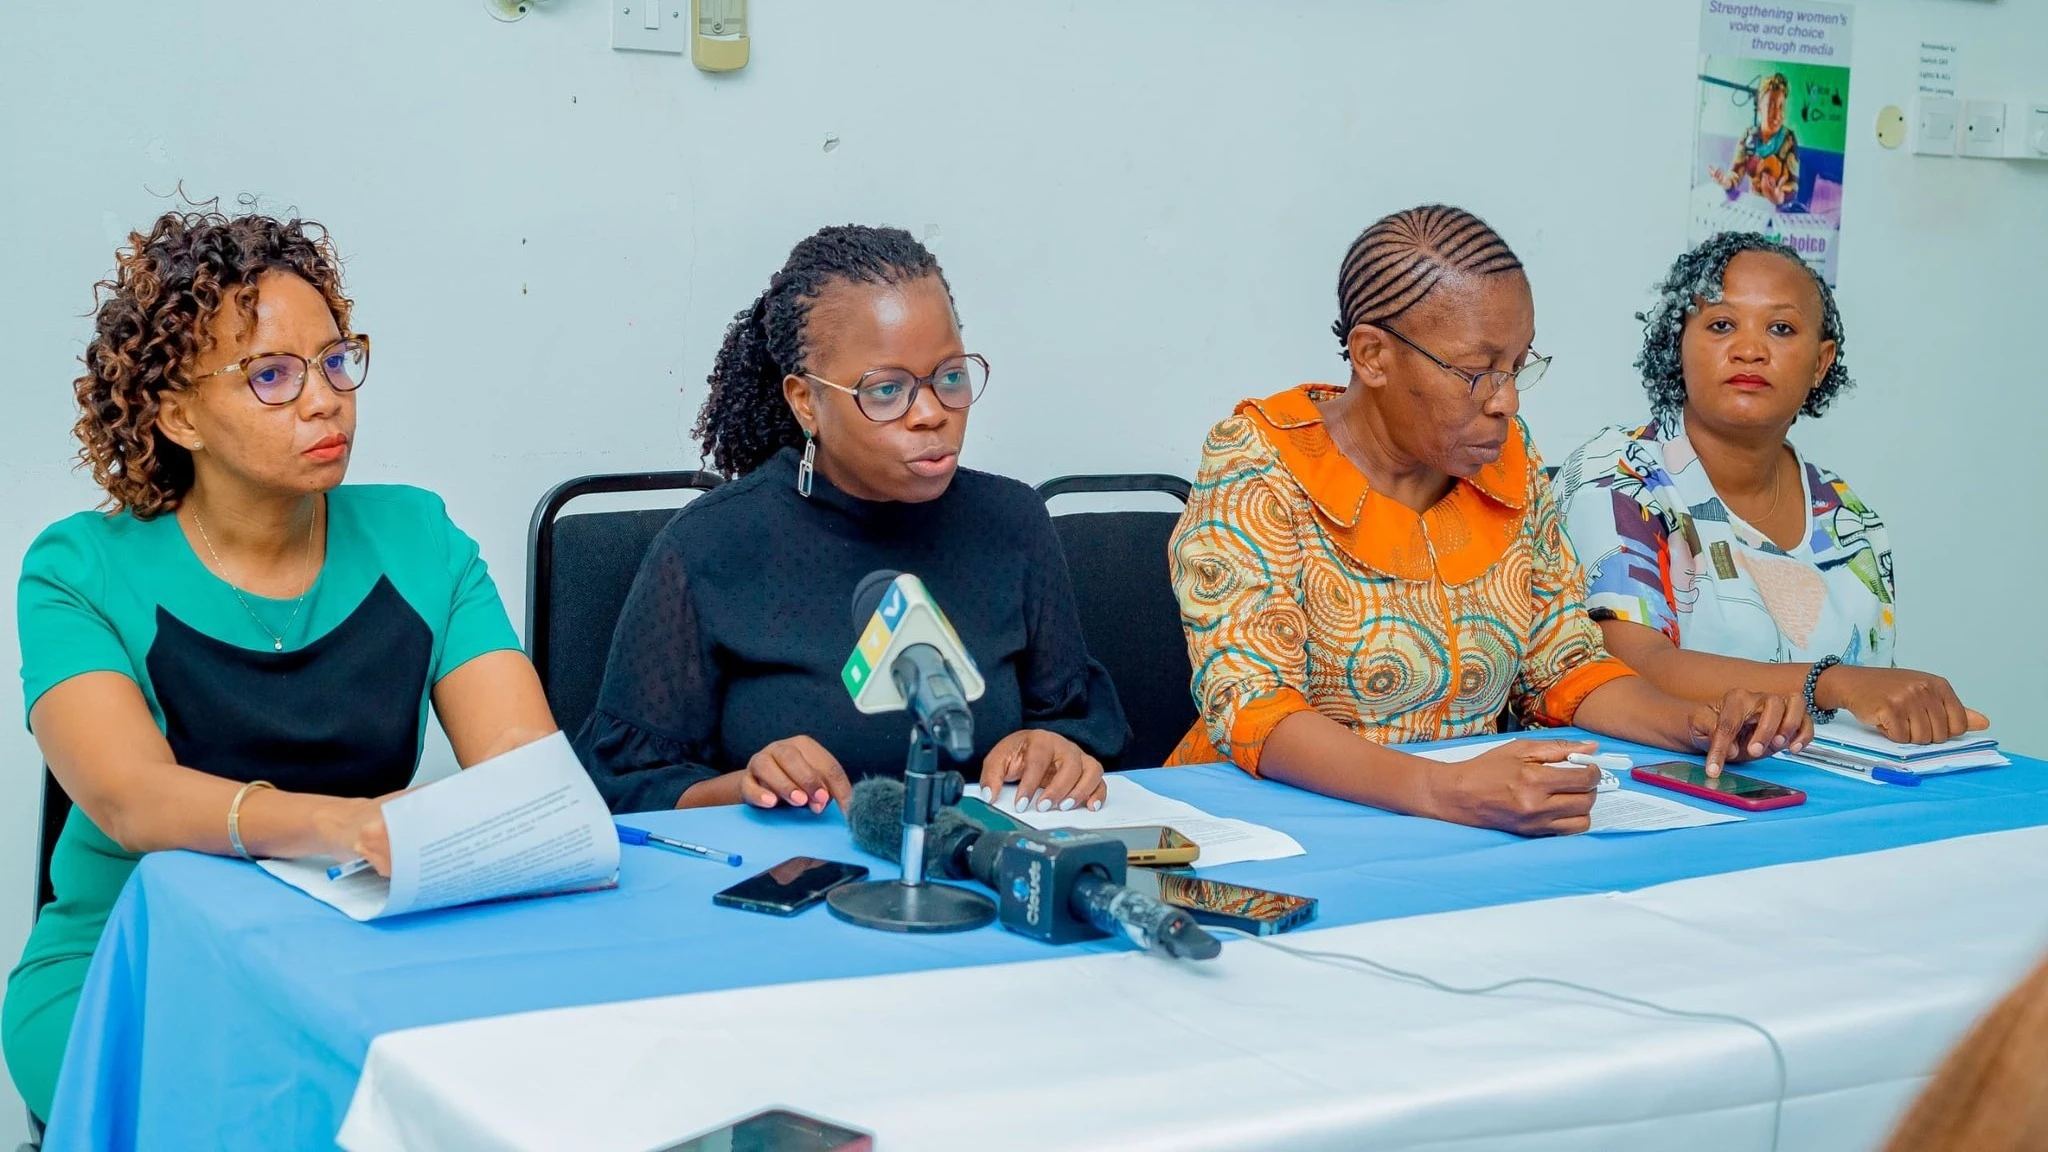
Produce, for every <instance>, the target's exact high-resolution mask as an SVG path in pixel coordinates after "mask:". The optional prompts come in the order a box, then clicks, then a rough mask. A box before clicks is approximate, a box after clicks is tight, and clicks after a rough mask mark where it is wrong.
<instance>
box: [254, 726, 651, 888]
mask: <svg viewBox="0 0 2048 1152" xmlns="http://www.w3.org/2000/svg"><path fill="white" fill-rule="evenodd" d="M384 826H385V829H386V830H387V831H388V832H389V834H390V837H391V878H390V879H389V880H386V879H385V878H384V877H381V876H379V875H377V874H376V873H374V872H358V873H356V874H355V875H353V876H345V877H343V878H341V879H340V880H329V879H328V878H327V868H328V866H329V865H331V864H333V863H334V861H333V860H330V859H328V858H326V857H312V858H308V859H304V860H263V861H259V863H260V864H261V866H262V867H263V870H264V871H266V872H269V873H270V874H271V875H273V876H275V877H277V878H278V879H280V880H282V881H284V882H285V883H287V884H290V885H291V886H292V887H294V888H298V889H300V890H301V891H303V892H305V893H306V894H307V895H310V896H312V897H314V898H315V899H318V900H322V901H325V902H326V903H328V904H332V905H333V906H334V907H336V908H339V909H341V911H342V912H344V913H346V914H347V915H348V916H350V917H352V918H353V919H356V920H375V919H379V918H381V917H385V916H397V915H401V914H403V913H406V912H418V911H423V910H426V909H429V908H450V907H454V906H455V905H458V904H475V903H479V902H481V901H485V900H498V899H504V898H506V897H511V896H539V895H546V894H548V893H552V892H569V891H576V890H579V889H585V888H594V887H601V886H603V885H605V884H609V883H611V882H613V881H614V880H615V879H616V878H617V876H618V872H619V835H618V831H617V826H616V825H614V824H613V823H612V817H611V812H610V811H609V810H608V809H607V808H606V807H605V803H604V798H603V797H601V796H599V795H598V793H597V787H596V786H595V785H594V784H592V783H591V781H590V775H589V773H587V772H585V771H584V770H583V765H582V763H581V762H579V761H578V760H577V759H576V753H575V752H574V751H572V750H571V749H570V747H569V738H568V737H567V736H565V735H563V734H562V733H560V732H557V733H555V734H554V735H552V736H549V737H547V738H545V739H542V740H536V741H534V742H533V743H531V744H528V745H526V746H524V747H522V748H516V749H514V750H512V751H510V752H507V753H505V754H504V755H502V756H497V757H494V758H492V759H490V760H486V761H484V762H483V763H481V764H478V765H476V766H474V767H472V768H470V769H469V770H468V771H465V772H458V773H456V774H455V775H453V776H450V777H447V778H446V779H443V780H439V781H436V782H434V783H433V784H429V785H427V786H426V787H424V788H420V789H417V790H415V791H412V792H408V793H406V794H405V795H403V796H400V797H398V798H397V799H395V800H391V801H389V802H387V803H386V804H385V805H384Z"/></svg>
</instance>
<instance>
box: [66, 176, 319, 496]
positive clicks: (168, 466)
mask: <svg viewBox="0 0 2048 1152" xmlns="http://www.w3.org/2000/svg"><path fill="white" fill-rule="evenodd" d="M115 261H116V268H115V270H114V276H113V278H112V279H110V280H102V281H100V282H99V283H98V284H95V285H94V286H93V298H94V301H95V302H96V304H97V313H96V315H95V317H94V323H93V339H92V343H91V344H89V345H87V346H86V349H85V358H84V359H85V375H83V376H80V377H79V378H78V379H76V380H74V381H72V390H73V391H74V392H75V393H77V396H78V407H79V414H78V423H77V424H76V425H74V426H73V427H72V432H73V433H74V434H75V435H76V436H77V437H78V441H79V444H80V445H82V447H80V449H79V452H78V459H79V462H80V464H81V466H86V467H90V468H91V469H92V478H93V482H94V483H95V484H98V485H99V486H100V487H101V488H102V489H104V490H105V491H106V493H107V499H106V502H105V503H106V506H108V507H110V508H112V509H113V510H114V511H117V512H118V511H123V510H125V511H127V512H130V513H132V514H133V515H134V516H135V517H136V518H137V519H141V520H148V519H152V518H154V517H156V516H159V515H162V514H163V513H165V512H169V511H173V510H175V509H176V508H177V507H178V502H179V501H180V500H182V499H183V498H184V495H185V493H186V492H187V491H189V490H190V489H191V487H192V454H191V453H190V452H187V451H186V450H185V448H184V447H183V446H182V445H179V444H175V443H173V442H171V441H170V440H168V439H165V438H164V437H163V436H162V435H161V434H160V433H159V432H158V431H157V426H156V420H157V411H158V408H159V404H160V400H161V398H162V396H163V394H164V393H165V392H174V391H177V390H178V389H180V388H183V387H185V386H186V384H187V383H188V382H187V381H186V379H185V377H184V375H183V372H182V369H183V367H184V366H185V365H187V364H190V363H191V362H192V360H193V359H194V358H195V357H197V356H198V355H199V354H200V353H202V352H204V351H206V350H207V349H208V348H210V347H211V346H212V344H213V337H212V333H211V324H212V322H213V318H214V317H215V316H216V315H218V314H219V313H220V310H221V309H222V308H224V307H227V306H228V305H230V304H232V305H233V306H235V307H236V308H238V309H239V310H240V311H241V314H242V316H243V318H244V319H245V320H247V321H249V322H250V323H254V321H255V318H256V281H257V279H258V278H260V277H261V276H262V275H263V274H264V273H266V272H290V273H293V274H295V275H297V276H299V277H301V278H302V279H304V280H305V281H306V282H307V283H309V284H311V285H313V287H315V288H317V289H319V291H320V294H321V295H322V296H324V297H326V299H327V307H328V309H329V310H330V311H332V312H333V313H334V323H335V324H336V325H337V326H338V327H339V328H340V329H341V330H342V331H343V332H347V331H348V330H349V327H348V318H349V310H350V308H351V307H352V302H351V301H350V300H349V298H348V297H347V296H344V295H342V291H341V260H340V257H338V256H337V255H336V254H335V252H334V245H333V244H332V242H331V241H330V240H329V239H328V235H327V230H326V229H325V228H323V227H321V226H320V225H318V224H316V223H313V222H312V221H310V220H299V219H296V218H294V219H291V220H278V219H275V218H273V217H269V216H258V215H247V216H235V217H229V216H226V215H223V214H222V213H220V212H218V211H214V210H212V209H210V208H208V209H205V210H200V211H191V212H166V213H164V214H163V215H162V216H160V217H158V218H157V222H156V225H155V227H153V228H151V229H150V232H149V234H148V235H147V236H145V235H143V234H142V233H140V232H133V233H130V234H129V236H128V247H126V248H123V249H121V250H120V251H119V252H117V253H116V254H115Z"/></svg>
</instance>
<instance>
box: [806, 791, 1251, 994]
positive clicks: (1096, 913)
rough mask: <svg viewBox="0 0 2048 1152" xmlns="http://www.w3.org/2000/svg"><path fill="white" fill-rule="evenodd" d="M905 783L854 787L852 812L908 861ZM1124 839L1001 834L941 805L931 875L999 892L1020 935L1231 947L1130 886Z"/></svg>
mask: <svg viewBox="0 0 2048 1152" xmlns="http://www.w3.org/2000/svg"><path fill="white" fill-rule="evenodd" d="M902 807H903V785H902V784H900V783H898V782H896V781H894V780H887V779H881V778H870V779H867V780H863V781H861V782H860V783H858V784H856V785H854V787H853V803H852V804H851V805H850V806H848V808H847V810H846V821H847V825H848V827H849V828H850V829H851V830H852V832H853V842H854V844H855V845H856V846H857V847H859V848H860V849H861V850H862V851H864V852H868V853H871V854H873V855H876V856H880V857H882V858H883V859H885V860H900V856H901V849H900V848H899V847H898V838H897V831H898V828H899V824H898V819H897V814H898V813H899V812H900V811H901V810H902ZM1128 866H1129V859H1128V856H1127V855H1126V852H1125V849H1124V844H1123V841H1121V840H1118V839H1116V838H1115V837H1112V836H1103V835H1099V834H1092V833H1087V832H1078V831H1075V830H1073V829H1065V828H1062V829H1055V830H1053V831H1050V832H1035V831H1034V832H1003V833H992V832H989V831H987V830H985V829H983V828H982V827H981V826H980V825H978V824H976V823H974V822H973V821H971V820H969V819H968V818H967V817H965V816H962V815H961V814H960V810H959V809H958V808H950V807H949V808H941V809H940V810H939V811H938V814H937V815H936V816H934V817H933V819H932V824H931V831H930V833H929V835H928V836H927V837H926V852H925V870H926V874H927V875H928V876H929V877H931V878H932V879H943V880H973V881H975V882H977V883H979V884H981V885H982V886H984V887H986V888H990V889H992V890H994V892H995V894H996V918H997V920H998V921H999V922H1000V923H1001V924H1002V926H1003V927H1005V928H1008V929H1009V930H1010V931H1012V932H1016V933H1018V934H1019V935H1023V936H1029V937H1032V938H1033V939H1036V940H1043V941H1046V942H1047V943H1049V944H1065V943H1068V942H1070V941H1074V940H1086V939H1090V938H1093V937H1096V936H1121V937H1123V938H1124V939H1126V940H1129V941H1130V942H1131V943H1132V944H1135V945H1137V946H1138V947H1139V948H1141V949H1144V950H1145V951H1147V952H1154V953H1157V954H1159V955H1162V956H1173V957H1178V958H1183V959H1192V960H1208V959H1212V958H1214V957H1215V956H1216V955H1218V954H1219V953H1220V952H1222V950H1223V946H1222V945H1221V944H1220V943H1218V942H1217V940H1216V938H1215V937H1214V936H1211V935H1209V933H1208V932H1206V931H1204V930H1203V928H1202V926H1201V925H1200V924H1197V923H1195V920H1194V917H1193V916H1191V915H1189V914H1188V913H1187V912H1186V911H1185V910H1183V909H1180V908H1175V907H1173V906H1172V905H1170V904H1164V903H1161V902H1160V901H1159V900H1157V899H1155V898H1153V897H1151V896H1148V895H1146V894H1144V893H1143V892H1138V891H1135V890H1133V889H1131V888H1126V887H1125V886H1124V884H1123V879H1124V875H1125V870H1126V868H1127V867H1128Z"/></svg>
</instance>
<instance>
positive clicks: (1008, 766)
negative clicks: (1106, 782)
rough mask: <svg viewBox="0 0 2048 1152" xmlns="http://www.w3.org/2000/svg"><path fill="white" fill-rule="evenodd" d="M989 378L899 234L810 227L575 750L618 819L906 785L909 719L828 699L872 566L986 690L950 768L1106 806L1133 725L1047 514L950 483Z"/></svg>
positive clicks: (715, 375)
mask: <svg viewBox="0 0 2048 1152" xmlns="http://www.w3.org/2000/svg"><path fill="white" fill-rule="evenodd" d="M987 372H988V369H987V365H986V363H985V362H983V361H982V360H981V358H980V357H978V356H974V355H971V354H969V353H968V352H967V350H966V349H965V348H964V347H963V346H962V344H961V342H960V330H959V325H958V323H957V321H956V319H955V317H954V314H953V301H952V293H951V290H950V289H949V288H948V287H947V285H946V281H945V278H944V276H943V274H942V273H941V272H940V271H939V266H938V262H937V261H936V260H934V259H933V258H932V255H931V253H930V252H928V251H926V250H925V248H924V246H923V245H921V244H919V243H918V242H917V241H916V240H915V239H913V238H912V237H911V236H910V234H909V233H907V232H903V231H900V230H898V229H893V228H868V227H861V226H854V225H848V226H845V227H835V228H827V229H825V230H823V231H821V232H819V233H818V234H817V235H815V236H812V237H810V238H809V239H807V240H805V241H803V242H802V243H800V244H798V245H797V246H796V249H795V250H794V251H792V252H791V253H790V256H789V261H788V263H786V264H785V265H784V266H783V268H782V270H781V271H780V272H778V273H776V274H775V277H774V279H773V280H771V281H770V282H769V285H768V290H767V291H766V292H763V293H762V294H761V296H760V298H759V299H758V300H756V301H755V302H754V306H753V307H752V308H750V309H748V310H747V311H745V312H742V313H740V314H739V315H738V316H737V317H736V318H735V319H734V320H733V323H732V326H731V327H730V328H729V329H727V330H726V334H725V344H724V347H722V348H721V349H720V350H719V354H718V361H717V364H716V366H715V367H714V368H713V369H712V373H711V378H710V380H711V395H710V397H709V399H707V400H706V401H705V404H704V408H703V411H702V412H701V413H700V414H699V417H698V422H697V435H698V437H699V439H700V440H701V442H702V443H703V446H704V450H705V452H706V454H707V455H709V456H710V458H711V460H712V462H713V463H714V464H715V465H716V466H717V467H718V468H719V469H720V470H721V471H723V472H725V473H726V474H727V475H728V476H733V477H736V479H735V480H734V481H733V482H731V483H729V484H726V485H725V486H723V487H721V488H719V489H717V490H716V491H713V492H711V493H709V494H707V495H705V496H702V497H699V498H698V499H697V500H696V501H694V502H692V503H691V504H690V505H689V507H687V508H686V509H684V510H683V511H682V512H681V513H680V514H679V515H677V517H676V518H675V520H674V522H672V523H671V524H670V525H669V526H668V528H667V529H665V530H664V531H663V532H662V534H661V536H660V537H658V538H657V539H656V540H655V542H654V545H653V547H652V548H651V549H650V550H649V551H648V554H647V558H646V560H645V561H644V562H643V563H642V565H641V568H640V574H639V576H638V577H636V578H635V580H634V582H633V590H632V592H631V594H630V595H629V596H628V597H627V599H626V606H625V610H624V612H623V613H622V614H621V616H620V619H619V627H618V631H617V633H616V634H615V635H614V637H613V639H612V650H611V657H610V659H609V661H608V663H607V666H606V669H605V678H604V685H603V687H602V689H601V690H600V691H599V693H598V702H597V710H596V712H595V713H593V714H592V716H591V718H590V720H589V721H588V722H587V723H586V724H585V725H584V726H583V730H582V732H581V733H579V734H578V736H577V740H576V747H577V750H578V751H579V752H580V753H581V754H582V756H583V758H584V763H586V764H587V765H589V767H590V771H591V774H592V776H594V777H595V778H596V781H597V786H598V788H599V790H600V791H602V792H603V793H604V795H605V798H606V799H607V800H608V801H609V802H610V804H611V806H612V808H613V810H615V811H620V812H628V811H644V810H647V809H653V808H667V807H680V808H693V807H699V806H703V805H711V804H732V803H736V802H740V801H745V802H746V803H749V804H753V805H756V806H758V807H763V808H772V807H775V806H776V805H778V804H789V805H792V806H795V807H808V808H810V809H811V810H812V811H814V812H819V811H823V810H824V807H825V805H826V804H827V803H828V802H829V801H833V800H837V801H838V802H839V803H840V804H841V806H842V807H843V806H844V805H845V804H846V802H847V800H848V799H849V798H850V796H851V794H852V786H851V784H850V783H849V780H850V779H860V778H862V777H865V776H871V775H895V774H900V773H901V772H902V771H903V762H904V753H905V750H906V739H907V734H908V732H909V720H908V718H907V717H906V716H905V715H904V714H901V713H896V714H888V713H885V714H882V715H862V714H861V713H859V712H856V711H855V710H854V707H853V702H852V700H851V699H850V698H849V697H848V695H847V692H846V689H845V687H844V686H843V685H842V684H841V682H840V668H841V666H842V665H843V664H844V663H845V661H846V657H847V654H848V653H849V652H851V651H852V649H853V645H854V642H855V640H856V639H857V629H856V627H855V624H854V622H853V620H852V617H851V614H850V603H851V599H852V593H853V590H854V587H855V586H856V585H857V584H858V583H859V582H860V580H861V578H862V577H864V576H866V575H867V574H868V573H870V572H873V571H875V570H877V569H897V570H900V571H904V572H911V573H915V574H916V575H917V576H918V577H920V578H921V579H923V581H924V582H925V585H926V586H927V587H928V588H929V589H930V591H931V594H932V597H933V599H934V600H936V601H937V602H938V603H939V604H940V605H942V606H943V607H944V609H945V611H946V614H947V616H948V617H949V618H950V619H951V620H952V622H953V625H954V627H955V629H956V630H957V631H958V632H959V634H960V638H961V640H962V642H963V643H964V644H965V646H966V648H967V650H968V651H969V652H970V653H971V654H972V655H973V657H974V660H975V663H976V665H977V666H978V667H979V668H980V669H981V672H982V675H983V677H984V678H985V679H986V681H987V685H988V687H987V691H986V693H985V694H984V695H983V696H982V698H981V699H980V700H977V701H975V702H974V703H973V705H972V707H971V711H972V712H973V714H974V735H975V754H974V761H973V763H972V764H970V765H964V766H963V767H965V768H968V769H969V770H970V771H978V773H979V776H980V782H981V785H982V787H983V788H984V789H986V790H988V791H990V792H993V791H999V790H1000V789H1001V788H1002V786H1003V784H1004V783H1006V782H1010V781H1015V782H1016V783H1017V785H1018V796H1019V798H1020V800H1019V803H1020V806H1021V805H1026V804H1035V805H1036V806H1037V807H1038V808H1039V809H1040V810H1047V809H1053V808H1071V807H1073V806H1075V805H1077V804H1087V805H1089V806H1091V807H1100V806H1101V803H1102V799H1103V796H1104V794H1105V788H1104V786H1103V782H1102V762H1103V761H1105V760H1109V761H1112V762H1113V761H1114V758H1115V757H1116V756H1117V754H1118V753H1120V752H1121V751H1122V750H1123V747H1124V743H1125V740H1126V739H1127V738H1128V735H1129V727H1128V725H1126V723H1125V722H1124V714H1123V709H1122V707H1121V706H1120V705H1119V704H1118V703H1117V699H1116V691H1115V689H1114V688H1113V687H1112V686H1111V685H1110V682H1109V677H1108V675H1107V674H1106V673H1105V672H1104V671H1103V670H1102V667H1101V666H1100V665H1098V664H1096V663H1095V662H1094V661H1092V660H1090V659H1089V658H1088V652H1087V649H1086V646H1085V645H1084V644H1083V642H1082V639H1081V628H1080V622H1079V620H1078V618H1077V617H1076V616H1075V613H1074V603H1073V590H1072V588H1071V586H1070V585H1069V582H1068V577H1067V569H1066V561H1065V558H1064V557H1063V556H1062V554H1061V552H1060V546H1059V541H1058V539H1057V538H1056V537H1055V536H1054V535H1053V530H1052V523H1051V521H1050V520H1049V519H1048V518H1047V516H1046V513H1045V508H1044V505H1043V504H1042V503H1041V502H1040V501H1039V499H1038V497H1037V496H1036V494H1034V493H1033V492H1032V491H1031V490H1030V489H1029V488H1027V487H1025V486H1024V485H1022V484H1019V483H1017V482H1016V481H1013V480H1006V479H1003V478H1000V477H997V476H991V475H988V474H986V473H981V472H972V471H962V470H960V469H959V468H958V460H959V452H960V445H961V441H962V439H963V438H964V436H965V434H966V431H967V406H968V405H969V404H970V403H972V402H973V401H974V399H975V398H976V397H977V396H978V395H979V394H980V391H981V387H982V385H983V384H984V383H985V382H986V379H987Z"/></svg>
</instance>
